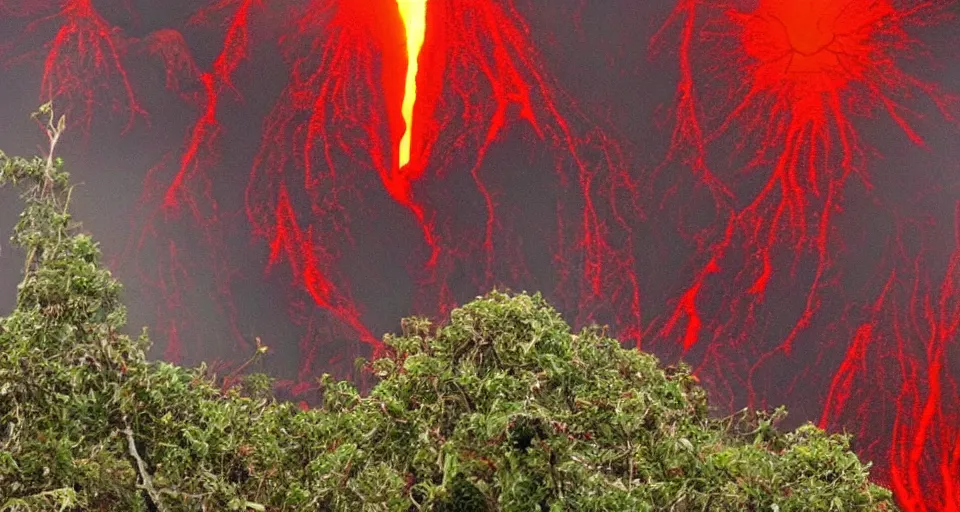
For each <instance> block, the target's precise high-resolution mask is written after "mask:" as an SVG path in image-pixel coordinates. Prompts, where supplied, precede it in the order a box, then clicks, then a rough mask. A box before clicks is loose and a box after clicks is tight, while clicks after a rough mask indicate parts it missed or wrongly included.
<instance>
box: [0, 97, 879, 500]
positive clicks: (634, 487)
mask: <svg viewBox="0 0 960 512" xmlns="http://www.w3.org/2000/svg"><path fill="white" fill-rule="evenodd" d="M38 120H39V122H40V123H41V126H43V127H44V128H45V129H46V132H47V134H48V136H49V137H50V142H51V144H50V154H49V155H48V156H47V157H44V158H40V157H37V158H32V159H24V158H13V157H8V156H7V155H4V154H2V153H0V184H14V185H18V186H19V187H21V189H22V191H23V195H22V197H23V200H24V201H25V205H26V206H25V210H24V211H23V213H22V215H21V216H20V219H19V223H18V224H17V226H16V228H15V234H14V236H13V238H12V240H13V243H14V244H15V245H16V246H17V247H19V248H20V249H22V250H23V251H24V252H25V254H26V262H25V267H24V270H23V282H22V283H21V284H20V286H19V288H18V290H17V304H16V308H15V310H14V311H13V312H12V313H11V314H10V315H9V316H7V317H6V318H3V319H2V320H0V349H2V351H0V510H2V511H28V510H32V511H38V510H44V511H46V510H60V511H66V510H104V511H106V510H123V511H128V510H129V511H180V510H204V511H226V510H257V511H267V510H270V511H288V510H311V511H313V510H336V511H380V510H383V511H415V510H424V511H465V512H466V511H494V510H503V511H535V510H542V511H548V510H549V511H551V512H553V511H627V510H629V511H645V510H651V511H652V510H664V511H665V510H675V511H693V510H698V511H699V510H717V511H735V510H756V511H761V510H763V511H773V512H776V511H793V510H796V511H801V510H802V511H817V510H836V511H841V510H842V511H852V510H893V509H894V506H893V504H892V502H891V498H890V493H889V492H888V491H887V490H885V489H883V488H880V487H877V486H875V485H872V484H871V483H869V481H868V466H867V465H865V464H862V463H861V462H860V461H859V460H858V458H857V457H856V455H854V454H853V453H852V452H851V451H850V450H849V446H848V439H847V438H846V437H843V436H836V435H833V436H831V435H826V434H825V433H824V432H822V431H821V430H818V429H817V428H815V427H814V426H812V425H806V426H803V427H800V428H799V429H797V430H795V431H793V432H782V431H780V430H778V429H777V427H776V424H777V422H778V421H779V420H780V419H781V418H782V417H783V415H784V412H783V410H782V409H780V410H777V411H774V412H771V413H768V412H749V411H741V412H740V413H737V414H734V415H732V416H727V417H723V418H719V417H715V416H714V415H711V414H710V412H711V411H710V410H709V408H708V405H707V399H706V393H705V392H704V390H703V389H702V388H700V387H699V386H698V385H697V383H696V382H695V379H694V378H693V377H692V375H691V374H690V371H689V368H687V367H686V366H683V365H680V366H677V367H671V368H667V369H666V370H664V369H661V368H660V367H659V366H658V362H657V360H656V359H655V358H654V357H653V356H651V355H649V354H644V353H641V352H638V351H632V350H624V349H621V347H620V345H619V344H618V342H617V341H616V340H614V339H611V338H609V337H607V336H606V335H605V333H604V331H603V330H602V329H599V328H587V329H584V330H582V331H580V332H577V333H572V332H571V330H570V328H569V326H568V325H567V324H566V323H565V322H564V321H563V319H562V318H561V317H560V315H559V314H558V313H557V312H556V311H555V310H554V309H552V308H551V307H550V306H549V305H548V304H547V303H546V302H545V301H544V300H543V299H542V298H541V297H540V296H539V295H533V296H531V295H526V294H519V295H509V294H505V293H499V292H494V293H490V294H489V295H487V296H485V297H482V298H478V299H477V300H475V301H473V302H471V303H469V304H466V305H465V306H463V307H461V308H459V309H456V310H455V311H453V312H452V314H451V316H450V318H449V320H448V321H446V322H445V323H444V324H442V325H437V324H434V323H431V322H430V321H428V320H425V319H418V318H408V319H406V320H404V321H403V322H402V323H401V331H402V332H401V333H400V334H398V335H395V336H394V335H388V336H386V337H385V342H386V343H387V344H388V345H389V346H390V347H392V355H390V356H388V357H385V358H382V359H379V360H376V361H373V362H372V363H369V369H370V370H371V371H372V372H374V373H375V374H376V376H377V378H378V379H379V382H378V384H377V385H376V386H375V388H374V389H373V390H372V392H370V393H369V394H368V395H366V396H362V395H361V394H360V393H358V392H357V390H356V388H354V387H353V386H352V385H351V384H349V383H347V382H336V381H334V380H332V379H331V378H330V377H327V376H324V377H323V378H321V379H320V381H321V382H322V397H320V403H321V405H320V406H319V407H317V408H314V409H311V410H307V411H301V410H299V408H297V407H295V406H294V405H292V404H290V403H283V402H279V401H277V400H275V399H274V398H273V396H272V395H271V392H270V389H271V383H270V380H269V378H267V377H266V376H263V375H250V376H248V377H247V378H245V379H244V380H243V382H242V383H241V384H240V385H239V386H235V387H233V388H231V389H229V390H227V391H224V390H223V389H221V388H220V387H219V386H218V382H217V381H216V378H215V377H214V376H212V375H210V373H209V372H208V371H207V370H206V369H205V368H204V367H202V366H201V367H200V368H196V369H187V368H181V367H177V366H174V365H171V364H167V363H164V362H159V361H148V360H147V359H146V358H145V355H144V353H145V349H146V348H147V344H148V340H147V336H146V332H144V334H143V335H142V336H140V338H139V339H131V338H130V337H128V336H126V335H124V334H122V330H123V328H124V326H125V310H124V306H123V303H122V298H121V287H120V284H119V283H118V282H117V281H116V280H115V279H114V278H113V277H112V276H111V274H110V272H109V271H108V270H107V269H105V268H104V266H103V265H102V263H101V260H100V252H99V250H98V247H97V244H96V243H95V242H94V241H93V239H92V238H91V237H90V236H89V235H87V234H84V233H83V232H81V231H80V229H79V226H78V225H76V224H75V223H74V222H73V220H72V219H71V217H70V214H69V208H68V207H69V203H70V194H71V190H72V189H71V187H70V184H69V181H68V175H67V173H66V172H64V171H63V166H62V162H61V161H60V160H59V159H57V158H55V157H54V156H53V150H54V149H55V146H56V142H57V140H58V139H59V138H60V136H61V133H62V130H63V124H62V118H61V119H60V120H55V118H54V117H53V113H52V112H51V110H50V107H49V105H47V106H45V107H44V108H43V109H42V110H41V112H40V116H39V117H38ZM264 351H265V349H263V348H261V349H260V350H258V352H259V353H262V352H264Z"/></svg>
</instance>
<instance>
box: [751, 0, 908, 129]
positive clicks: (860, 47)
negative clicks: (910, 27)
mask: <svg viewBox="0 0 960 512" xmlns="http://www.w3.org/2000/svg"><path fill="white" fill-rule="evenodd" d="M895 14H896V11H895V10H894V8H893V5H892V4H891V3H890V2H889V0H847V1H839V2H838V1H836V0H806V1H796V0H763V1H761V2H760V4H759V5H758V6H757V8H756V9H755V10H753V11H751V12H749V13H744V14H740V13H738V14H734V16H735V17H738V18H740V20H739V22H740V23H741V24H742V26H743V32H742V34H741V36H740V37H741V41H742V44H743V50H744V52H745V53H746V55H748V56H750V57H751V58H753V59H755V60H756V61H757V62H758V65H757V67H756V68H755V70H754V73H753V80H754V87H756V88H757V89H760V90H765V91H769V92H771V93H774V94H786V95H789V96H791V98H790V99H789V101H790V102H791V103H792V104H793V106H794V111H795V113H796V114H798V115H802V116H823V115H824V112H823V110H822V109H816V108H812V105H811V104H808V103H806V102H805V100H807V99H810V98H811V97H813V96H816V95H818V94H823V93H837V92H838V91H841V90H842V89H844V88H845V87H847V86H848V84H850V82H853V81H861V80H864V79H869V78H867V77H866V76H865V74H866V73H867V72H868V71H869V70H870V69H871V68H872V67H874V66H875V59H877V58H878V55H877V45H876V39H877V35H878V34H879V33H880V31H881V30H882V29H883V27H884V24H885V23H890V22H891V18H892V17H893V16H894V15H895ZM881 57H882V56H881ZM810 108H812V110H809V109H810Z"/></svg>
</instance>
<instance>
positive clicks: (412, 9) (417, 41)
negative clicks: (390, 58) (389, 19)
mask: <svg viewBox="0 0 960 512" xmlns="http://www.w3.org/2000/svg"><path fill="white" fill-rule="evenodd" d="M397 7H399V8H400V17H401V18H403V25H404V28H405V30H406V34H407V62H408V63H407V80H406V83H405V85H404V88H403V91H404V92H403V107H402V112H403V120H404V122H405V123H406V129H405V130H404V132H403V138H402V139H400V148H399V152H400V155H399V157H400V167H403V166H405V165H407V164H408V163H409V162H410V132H411V131H412V129H413V104H414V103H415V102H416V101H417V59H418V57H419V56H420V48H422V47H423V39H424V34H425V33H426V30H427V0H397Z"/></svg>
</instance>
